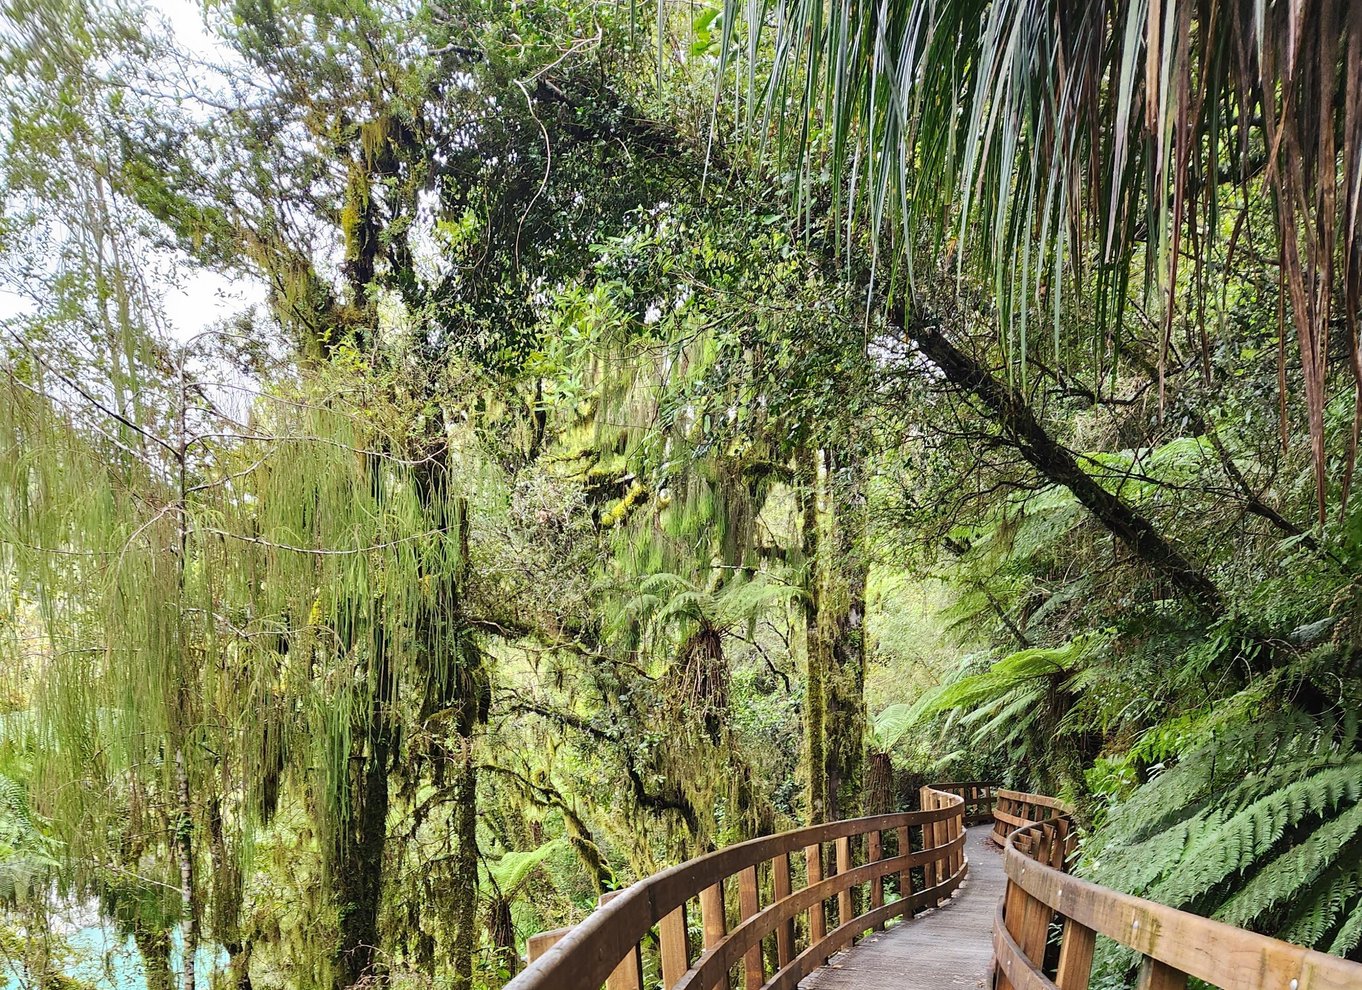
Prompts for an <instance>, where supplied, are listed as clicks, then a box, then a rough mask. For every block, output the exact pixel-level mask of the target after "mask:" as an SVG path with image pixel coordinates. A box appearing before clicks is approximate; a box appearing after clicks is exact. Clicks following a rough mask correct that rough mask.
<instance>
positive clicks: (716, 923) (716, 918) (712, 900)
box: [700, 880, 728, 990]
mask: <svg viewBox="0 0 1362 990" xmlns="http://www.w3.org/2000/svg"><path fill="white" fill-rule="evenodd" d="M700 925H701V928H702V929H703V931H704V939H705V951H709V950H710V949H712V948H714V947H715V946H716V945H718V944H719V943H720V942H722V941H723V940H724V936H725V935H727V934H728V919H727V917H725V915H724V882H723V881H722V880H720V881H719V882H718V883H716V884H715V885H714V886H712V887H706V888H705V889H704V890H702V891H700ZM727 986H728V972H727V971H726V970H725V972H724V974H723V978H722V979H721V980H719V981H718V982H716V983H715V984H714V987H723V988H727ZM706 990H713V988H706Z"/></svg>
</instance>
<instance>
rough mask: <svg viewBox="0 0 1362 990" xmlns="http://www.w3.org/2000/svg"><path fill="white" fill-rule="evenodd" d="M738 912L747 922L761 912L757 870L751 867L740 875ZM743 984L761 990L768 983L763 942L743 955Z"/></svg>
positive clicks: (752, 989)
mask: <svg viewBox="0 0 1362 990" xmlns="http://www.w3.org/2000/svg"><path fill="white" fill-rule="evenodd" d="M738 910H739V912H741V914H742V920H743V921H746V920H747V919H748V918H751V917H752V916H753V915H755V914H756V913H757V912H758V911H760V910H761V897H760V892H759V888H758V887H757V868H756V867H755V866H749V867H748V868H747V869H745V870H743V871H742V872H741V873H739V874H738ZM743 978H744V979H743V982H744V985H745V986H746V987H747V990H760V987H761V985H762V984H763V983H765V982H766V972H765V968H764V966H763V965H762V961H761V942H760V940H758V942H757V944H756V945H754V946H752V948H750V949H748V950H747V952H746V953H745V954H744V955H743Z"/></svg>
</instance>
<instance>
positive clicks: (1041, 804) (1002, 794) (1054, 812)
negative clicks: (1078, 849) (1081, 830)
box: [991, 788, 1073, 851]
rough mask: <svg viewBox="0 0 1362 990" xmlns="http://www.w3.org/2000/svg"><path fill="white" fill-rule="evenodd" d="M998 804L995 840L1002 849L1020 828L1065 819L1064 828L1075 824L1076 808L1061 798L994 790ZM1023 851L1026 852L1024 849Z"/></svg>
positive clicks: (994, 812) (994, 813) (993, 811)
mask: <svg viewBox="0 0 1362 990" xmlns="http://www.w3.org/2000/svg"><path fill="white" fill-rule="evenodd" d="M994 794H995V797H996V799H997V803H996V804H995V805H994V806H993V810H992V813H991V817H992V819H993V836H992V838H993V841H994V842H996V843H997V844H998V845H999V846H1005V845H1006V844H1007V837H1008V836H1009V835H1011V834H1012V833H1013V832H1015V831H1017V829H1019V828H1025V827H1026V826H1028V825H1034V824H1035V823H1036V822H1045V821H1050V820H1051V819H1059V818H1062V819H1064V820H1065V821H1066V823H1067V824H1065V826H1064V828H1065V830H1066V832H1065V834H1068V833H1067V829H1068V828H1069V826H1070V825H1071V824H1072V818H1073V809H1072V808H1070V807H1069V806H1068V805H1067V804H1065V803H1064V802H1063V801H1061V800H1060V799H1059V798H1052V797H1047V796H1046V795H1044V794H1027V793H1026V792H1024V791H1006V790H1003V789H1002V788H994ZM1023 851H1024V850H1023Z"/></svg>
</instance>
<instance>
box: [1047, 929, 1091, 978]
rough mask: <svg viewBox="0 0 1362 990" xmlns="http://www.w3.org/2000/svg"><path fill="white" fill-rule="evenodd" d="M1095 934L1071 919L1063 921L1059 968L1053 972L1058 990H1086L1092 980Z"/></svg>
mask: <svg viewBox="0 0 1362 990" xmlns="http://www.w3.org/2000/svg"><path fill="white" fill-rule="evenodd" d="M1096 942H1097V933H1096V932H1094V931H1093V930H1092V929H1091V928H1085V927H1084V926H1083V925H1080V924H1079V923H1078V922H1076V921H1074V920H1073V919H1072V918H1065V919H1064V931H1063V934H1062V935H1061V936H1060V943H1059V968H1058V969H1057V970H1056V971H1055V986H1057V987H1059V990H1087V987H1088V981H1089V980H1090V979H1091V978H1092V951H1093V946H1094V944H1095V943H1096Z"/></svg>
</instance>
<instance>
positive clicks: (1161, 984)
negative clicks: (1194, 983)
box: [1136, 956, 1187, 990]
mask: <svg viewBox="0 0 1362 990" xmlns="http://www.w3.org/2000/svg"><path fill="white" fill-rule="evenodd" d="M1186 986H1187V974H1186V973H1182V972H1179V971H1178V970H1176V969H1174V968H1173V967H1172V966H1167V965H1165V964H1163V963H1161V962H1159V961H1158V960H1157V959H1155V958H1154V957H1153V956H1145V957H1144V958H1143V959H1142V960H1141V961H1140V979H1139V982H1138V983H1137V984H1136V987H1137V988H1138V990H1183V988H1185V987H1186Z"/></svg>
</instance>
